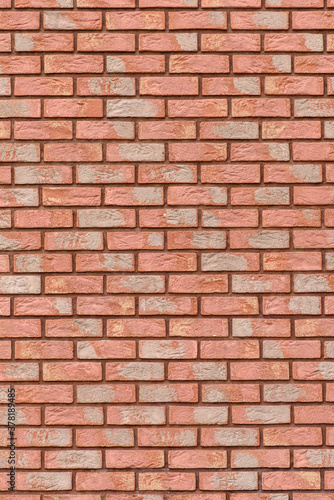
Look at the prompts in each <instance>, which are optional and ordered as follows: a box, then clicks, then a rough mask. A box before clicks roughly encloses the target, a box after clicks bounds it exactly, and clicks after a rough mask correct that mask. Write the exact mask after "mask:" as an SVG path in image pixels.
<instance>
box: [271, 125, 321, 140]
mask: <svg viewBox="0 0 334 500" xmlns="http://www.w3.org/2000/svg"><path fill="white" fill-rule="evenodd" d="M320 125H321V123H320V122H311V121H309V122H308V121H303V123H302V124H299V123H297V122H296V123H291V122H264V123H263V128H262V137H263V139H319V138H320V136H321V130H320Z"/></svg>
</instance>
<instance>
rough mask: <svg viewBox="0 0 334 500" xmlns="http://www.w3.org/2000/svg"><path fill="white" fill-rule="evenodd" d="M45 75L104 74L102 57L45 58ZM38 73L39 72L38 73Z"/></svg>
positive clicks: (59, 56)
mask: <svg viewBox="0 0 334 500" xmlns="http://www.w3.org/2000/svg"><path fill="white" fill-rule="evenodd" d="M0 62H1V58H0ZM44 64H45V73H102V72H103V58H102V56H94V55H93V56H92V55H89V56H86V55H81V54H80V55H79V54H77V55H76V54H74V55H73V54H71V55H49V56H45V57H44ZM36 73H37V71H36Z"/></svg>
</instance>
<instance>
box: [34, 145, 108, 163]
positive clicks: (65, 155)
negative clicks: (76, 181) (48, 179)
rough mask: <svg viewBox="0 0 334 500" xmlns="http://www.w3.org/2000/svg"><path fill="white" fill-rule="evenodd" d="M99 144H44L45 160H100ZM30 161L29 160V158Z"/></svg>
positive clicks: (100, 148)
mask: <svg viewBox="0 0 334 500" xmlns="http://www.w3.org/2000/svg"><path fill="white" fill-rule="evenodd" d="M101 160H102V147H101V144H93V143H76V144H74V143H73V144H69V143H61V142H58V143H54V144H46V145H45V161H47V162H53V161H64V162H73V161H77V162H80V161H101ZM30 161H31V160H30Z"/></svg>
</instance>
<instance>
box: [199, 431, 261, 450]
mask: <svg viewBox="0 0 334 500" xmlns="http://www.w3.org/2000/svg"><path fill="white" fill-rule="evenodd" d="M201 434H202V435H201V444H202V446H236V445H237V446H257V445H258V444H259V431H258V429H256V428H251V429H250V428H248V429H247V427H246V428H244V427H239V428H237V429H210V428H208V429H205V428H204V429H202V433H201Z"/></svg>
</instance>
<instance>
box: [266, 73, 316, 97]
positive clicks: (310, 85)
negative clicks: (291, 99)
mask: <svg viewBox="0 0 334 500" xmlns="http://www.w3.org/2000/svg"><path fill="white" fill-rule="evenodd" d="M323 92H324V83H323V79H322V78H321V77H317V76H267V77H265V93H266V94H267V95H285V94H293V95H305V94H306V95H322V94H323Z"/></svg>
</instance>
